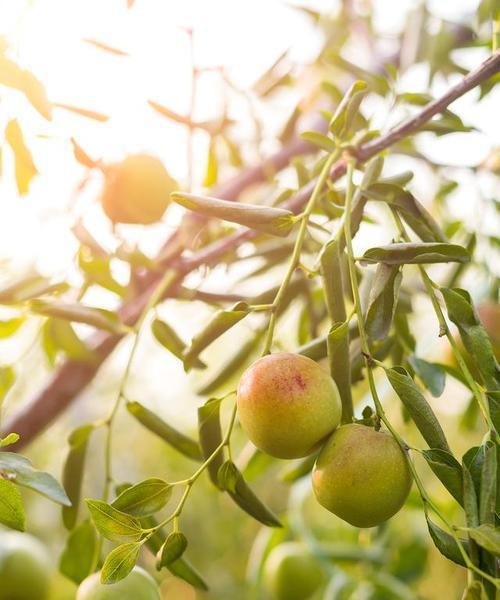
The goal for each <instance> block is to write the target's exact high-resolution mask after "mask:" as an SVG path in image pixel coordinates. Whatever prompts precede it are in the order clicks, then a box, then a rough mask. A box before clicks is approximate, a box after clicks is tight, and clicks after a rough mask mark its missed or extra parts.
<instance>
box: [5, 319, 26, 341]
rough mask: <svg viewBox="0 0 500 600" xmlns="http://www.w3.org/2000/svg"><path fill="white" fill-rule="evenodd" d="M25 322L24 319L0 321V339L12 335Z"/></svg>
mask: <svg viewBox="0 0 500 600" xmlns="http://www.w3.org/2000/svg"><path fill="white" fill-rule="evenodd" d="M25 320H26V319H25V318H24V317H15V318H13V319H7V320H6V321H0V339H3V338H8V337H10V336H11V335H14V333H16V332H17V331H18V330H19V329H20V327H21V325H22V324H23V323H24V322H25Z"/></svg>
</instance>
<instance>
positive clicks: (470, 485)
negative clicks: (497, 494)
mask: <svg viewBox="0 0 500 600" xmlns="http://www.w3.org/2000/svg"><path fill="white" fill-rule="evenodd" d="M462 473H463V490H464V501H463V505H464V510H465V520H466V522H467V525H468V526H469V527H476V526H477V525H479V510H478V503H477V496H476V490H475V487H474V481H473V480H472V475H471V474H470V471H469V469H468V468H467V465H465V464H464V465H463V466H462Z"/></svg>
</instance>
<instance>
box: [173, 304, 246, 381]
mask: <svg viewBox="0 0 500 600" xmlns="http://www.w3.org/2000/svg"><path fill="white" fill-rule="evenodd" d="M248 313H249V306H248V304H246V302H237V303H236V304H235V305H234V306H233V307H232V308H231V309H230V310H220V311H218V312H217V313H216V314H215V315H214V316H213V317H212V318H211V319H210V321H209V322H208V323H207V324H206V325H205V327H203V329H202V330H201V331H200V332H199V333H197V334H196V335H195V336H194V337H193V339H192V340H191V345H190V346H189V348H188V349H187V350H186V352H185V354H184V368H185V369H186V370H189V369H190V368H191V367H193V366H194V361H195V360H196V359H197V358H198V356H199V355H200V353H201V352H203V350H205V348H207V347H208V346H209V345H210V344H211V343H212V342H213V341H214V340H216V339H217V338H219V337H220V336H221V335H222V334H223V333H225V332H226V331H228V330H229V329H231V327H233V326H234V325H236V323H238V322H239V321H241V319H243V318H244V317H246V316H247V314H248Z"/></svg>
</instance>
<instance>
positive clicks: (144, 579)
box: [76, 567, 161, 600]
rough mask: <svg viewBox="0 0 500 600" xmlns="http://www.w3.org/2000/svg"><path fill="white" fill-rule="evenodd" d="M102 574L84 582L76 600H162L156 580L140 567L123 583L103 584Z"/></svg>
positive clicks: (88, 578) (122, 581)
mask: <svg viewBox="0 0 500 600" xmlns="http://www.w3.org/2000/svg"><path fill="white" fill-rule="evenodd" d="M100 576H101V575H100V573H94V574H93V575H90V576H89V577H87V579H85V580H84V581H82V583H81V584H80V587H79V588H78V591H77V593H76V600H161V596H160V590H159V588H158V586H157V585H156V582H155V580H154V579H153V578H152V577H151V575H149V573H146V571H145V570H144V569H141V568H140V567H134V568H133V569H132V571H131V572H130V573H129V574H128V575H127V576H126V577H125V578H124V579H122V580H121V581H118V582H117V583H112V584H109V585H108V584H102V583H101V582H100Z"/></svg>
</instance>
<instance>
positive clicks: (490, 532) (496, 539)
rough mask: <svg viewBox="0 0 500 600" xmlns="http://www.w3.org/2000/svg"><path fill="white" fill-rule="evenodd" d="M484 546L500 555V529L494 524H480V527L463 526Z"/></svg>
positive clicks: (464, 529)
mask: <svg viewBox="0 0 500 600" xmlns="http://www.w3.org/2000/svg"><path fill="white" fill-rule="evenodd" d="M462 529H463V531H467V533H468V534H469V536H470V537H471V538H472V539H473V540H474V541H475V542H476V543H478V544H479V545H480V546H481V547H482V548H484V549H485V550H488V552H492V553H493V554H495V555H496V556H500V529H499V528H498V527H493V526H492V525H479V527H474V528H471V527H467V528H462Z"/></svg>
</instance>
